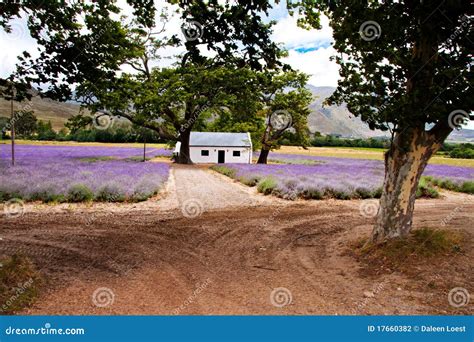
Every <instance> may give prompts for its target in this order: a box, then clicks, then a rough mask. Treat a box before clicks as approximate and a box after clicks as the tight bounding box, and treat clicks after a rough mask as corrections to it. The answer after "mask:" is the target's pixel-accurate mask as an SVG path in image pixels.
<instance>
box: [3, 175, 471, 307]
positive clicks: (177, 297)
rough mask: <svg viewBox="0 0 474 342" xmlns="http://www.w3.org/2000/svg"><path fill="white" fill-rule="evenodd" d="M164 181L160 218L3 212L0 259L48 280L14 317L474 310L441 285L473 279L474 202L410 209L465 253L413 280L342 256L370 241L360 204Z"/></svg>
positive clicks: (419, 223) (177, 178)
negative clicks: (454, 233) (21, 261)
mask: <svg viewBox="0 0 474 342" xmlns="http://www.w3.org/2000/svg"><path fill="white" fill-rule="evenodd" d="M173 178H174V180H172V181H171V183H170V184H169V185H168V189H167V191H168V194H167V196H166V198H165V199H162V200H161V201H162V202H160V201H158V202H157V203H159V204H160V207H161V208H162V210H156V209H151V208H149V207H145V209H140V208H139V207H138V208H135V209H133V210H119V211H115V212H107V211H104V210H103V208H102V207H101V210H99V211H95V209H94V207H92V208H89V209H88V210H87V211H84V210H82V209H81V210H80V211H74V210H71V211H70V212H54V211H52V212H48V214H47V215H45V214H44V213H43V212H41V211H35V210H33V211H31V212H27V213H26V214H24V215H23V216H21V217H18V218H15V219H6V218H5V217H4V216H2V217H1V218H0V225H1V227H2V228H1V229H2V230H1V233H0V236H1V237H2V240H1V241H0V253H1V254H6V255H9V254H12V253H14V252H18V251H20V252H22V253H24V254H26V255H28V256H29V257H31V259H32V260H33V261H34V263H35V264H36V265H37V267H38V268H39V269H40V270H41V272H42V273H43V274H44V275H45V277H46V278H47V280H48V284H47V286H46V287H45V290H43V293H42V295H41V296H40V298H39V299H38V301H37V302H36V304H35V305H34V306H33V307H32V308H30V309H27V310H26V311H25V312H24V313H26V314H165V315H168V314H368V313H370V314H440V313H447V314H458V313H463V314H467V313H470V314H472V313H473V307H472V305H470V306H469V305H468V306H465V307H462V308H453V307H452V306H450V305H449V303H448V300H447V292H448V291H449V289H451V288H453V287H465V288H467V289H469V288H470V287H471V286H472V284H473V283H474V272H473V271H474V269H473V265H472V260H473V257H474V248H473V244H472V241H473V239H472V237H473V234H472V227H473V223H474V216H473V212H474V210H473V209H474V205H473V204H472V201H471V202H467V201H466V198H467V197H466V196H463V195H450V196H449V197H448V198H444V199H438V200H421V201H417V208H416V214H415V226H416V227H431V228H439V227H440V223H441V222H442V220H443V219H445V218H446V217H451V219H450V220H449V224H448V225H447V227H446V229H456V230H462V231H464V232H465V234H466V236H467V241H468V245H467V247H466V248H465V251H464V253H463V254H459V255H458V256H456V257H452V258H451V259H450V260H449V265H446V266H444V265H442V264H440V261H436V260H435V261H433V263H432V264H431V265H430V266H426V265H419V266H418V265H413V267H415V268H419V269H418V270H417V278H416V279H415V278H413V277H408V276H406V275H403V274H401V273H399V272H395V271H393V272H386V273H383V274H379V275H371V274H367V273H365V272H364V271H363V269H362V268H361V265H360V264H359V263H358V262H357V261H356V260H355V259H354V258H353V257H351V256H350V255H348V254H347V253H346V252H347V249H348V245H349V243H350V242H351V241H353V240H355V239H357V238H358V237H361V236H367V235H368V234H369V233H370V229H371V224H372V221H373V219H370V218H366V217H364V216H363V215H361V213H360V211H359V207H360V204H361V201H335V200H334V201H333V200H328V201H308V202H297V203H289V202H283V201H280V200H272V199H270V198H266V197H263V196H261V195H255V194H254V193H253V192H252V191H253V190H252V189H246V188H243V187H242V186H241V185H239V184H235V183H232V182H231V181H229V180H226V179H225V178H221V177H220V176H219V175H215V174H212V173H210V172H208V171H205V170H201V169H192V170H191V172H189V170H187V169H185V168H176V169H174V173H173ZM210 184H212V189H213V190H209V191H204V190H203V189H207V188H208V187H207V185H210ZM174 189H176V190H174ZM173 196H175V197H174V198H173ZM188 198H194V199H197V200H198V201H199V202H201V203H202V204H203V210H202V211H201V212H199V213H198V214H197V215H195V211H194V210H193V211H191V212H192V215H183V212H182V206H183V203H184V202H185V201H186V200H187V199H188ZM246 201H247V202H246ZM242 202H244V203H249V204H243V205H242V204H241V203H242ZM173 203H174V205H173ZM226 203H227V205H226ZM270 204H272V205H270ZM459 207H461V208H462V210H456V212H455V215H452V213H453V210H455V208H459ZM121 208H122V209H123V208H124V207H121ZM165 208H168V209H169V210H168V211H164V209H165ZM194 215H195V216H194ZM449 215H451V216H449ZM85 216H87V219H86V218H85ZM433 265H436V266H433ZM470 290H472V288H470ZM364 293H365V294H364ZM367 293H368V294H367ZM471 293H472V291H471Z"/></svg>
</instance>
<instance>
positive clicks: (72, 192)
mask: <svg viewBox="0 0 474 342" xmlns="http://www.w3.org/2000/svg"><path fill="white" fill-rule="evenodd" d="M93 199H94V193H93V192H92V190H91V189H89V188H88V187H87V186H85V185H84V184H75V185H73V186H71V187H70V188H69V190H68V194H67V200H68V201H69V202H88V201H92V200H93Z"/></svg>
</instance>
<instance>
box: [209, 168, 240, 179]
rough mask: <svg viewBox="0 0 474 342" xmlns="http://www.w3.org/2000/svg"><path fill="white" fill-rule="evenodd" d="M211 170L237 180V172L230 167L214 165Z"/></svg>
mask: <svg viewBox="0 0 474 342" xmlns="http://www.w3.org/2000/svg"><path fill="white" fill-rule="evenodd" d="M211 169H212V170H214V171H217V172H219V173H222V174H223V175H225V176H227V177H230V178H235V170H234V169H231V168H230V167H227V166H221V165H214V166H211Z"/></svg>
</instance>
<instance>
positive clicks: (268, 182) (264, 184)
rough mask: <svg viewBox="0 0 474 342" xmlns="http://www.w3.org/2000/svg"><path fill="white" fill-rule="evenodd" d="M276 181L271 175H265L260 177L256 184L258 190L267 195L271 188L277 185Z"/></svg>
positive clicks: (273, 188)
mask: <svg viewBox="0 0 474 342" xmlns="http://www.w3.org/2000/svg"><path fill="white" fill-rule="evenodd" d="M277 185H278V184H277V182H276V180H275V179H274V178H272V177H265V178H262V179H261V180H260V181H259V182H258V184H257V190H258V192H261V193H263V194H264V195H269V194H271V193H272V192H273V190H275V189H276V187H277Z"/></svg>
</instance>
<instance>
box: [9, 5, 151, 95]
mask: <svg viewBox="0 0 474 342" xmlns="http://www.w3.org/2000/svg"><path fill="white" fill-rule="evenodd" d="M127 2H128V3H129V4H130V5H131V6H132V8H133V9H134V14H135V15H139V17H136V18H137V20H139V21H140V22H143V23H147V24H150V23H152V22H153V18H154V13H155V8H154V6H153V3H152V2H148V1H145V2H144V1H131V0H129V1H127ZM118 14H120V8H119V7H118V6H117V5H116V3H115V1H92V2H85V1H53V0H51V1H39V2H37V1H3V2H1V3H0V27H2V28H3V29H4V30H5V31H6V32H7V33H9V32H11V29H12V27H11V21H12V20H13V19H15V18H21V17H24V18H26V19H27V28H28V31H29V34H30V35H31V37H32V38H33V39H35V41H36V42H37V44H38V45H39V47H40V49H39V50H40V54H39V57H37V58H33V57H32V56H31V55H30V54H29V53H28V52H26V51H25V52H24V53H23V54H22V55H21V56H19V58H18V59H19V61H18V64H17V70H16V71H15V72H14V73H13V74H12V76H11V77H10V79H9V81H10V82H13V81H15V83H14V84H15V86H16V88H17V92H18V93H20V91H22V92H23V94H24V95H26V94H25V91H26V90H27V89H29V88H31V87H33V86H34V87H36V88H38V89H39V88H41V87H42V88H44V91H43V92H42V95H45V96H47V97H50V98H54V99H58V100H67V99H69V98H70V97H71V90H72V89H71V88H72V87H74V86H75V85H76V84H78V83H81V82H83V81H84V80H89V81H93V80H97V79H102V78H107V77H110V76H113V75H114V74H115V72H116V71H117V70H118V69H119V67H120V64H121V63H120V56H122V54H123V51H124V50H133V49H134V48H135V44H134V42H132V41H130V40H128V39H127V37H126V31H125V30H124V29H123V28H122V23H121V21H120V17H119V15H118ZM7 82H8V80H5V79H3V80H1V79H0V86H5V84H6V83H7ZM9 94H11V91H7V92H6V94H5V93H3V95H9ZM26 96H29V97H31V93H29V95H26Z"/></svg>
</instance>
